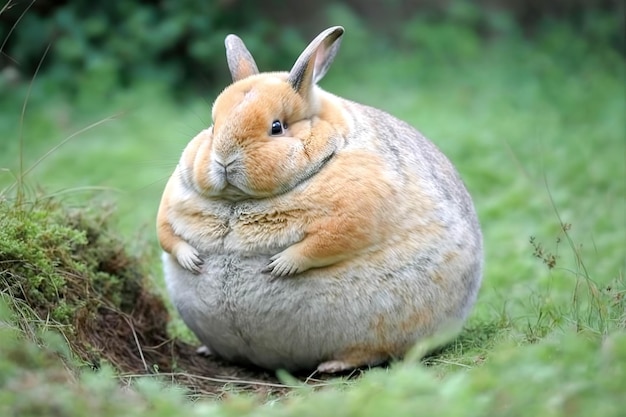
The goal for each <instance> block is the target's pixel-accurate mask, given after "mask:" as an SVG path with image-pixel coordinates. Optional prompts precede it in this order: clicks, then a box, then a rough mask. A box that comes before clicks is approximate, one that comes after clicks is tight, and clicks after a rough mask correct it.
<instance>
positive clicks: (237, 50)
mask: <svg viewBox="0 0 626 417" xmlns="http://www.w3.org/2000/svg"><path fill="white" fill-rule="evenodd" d="M224 44H225V45H226V60H227V61H228V69H230V75H231V76H232V77H233V82H236V81H239V80H243V79H244V78H246V77H249V76H251V75H255V74H258V73H259V69H258V68H257V66H256V62H254V58H252V54H251V53H250V51H248V49H247V48H246V45H244V43H243V41H242V40H241V38H240V37H239V36H236V35H228V36H227V37H226V40H225V41H224Z"/></svg>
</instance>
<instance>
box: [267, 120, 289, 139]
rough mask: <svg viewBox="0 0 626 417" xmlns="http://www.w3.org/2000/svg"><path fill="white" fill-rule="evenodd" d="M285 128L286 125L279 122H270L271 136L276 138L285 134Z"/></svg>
mask: <svg viewBox="0 0 626 417" xmlns="http://www.w3.org/2000/svg"><path fill="white" fill-rule="evenodd" d="M286 128H287V123H281V122H280V120H274V121H273V122H272V129H271V131H270V134H271V135H272V136H278V135H282V134H283V133H285V129H286Z"/></svg>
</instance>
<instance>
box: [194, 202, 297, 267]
mask: <svg viewBox="0 0 626 417" xmlns="http://www.w3.org/2000/svg"><path fill="white" fill-rule="evenodd" d="M198 215H200V216H201V217H202V221H201V222H200V227H197V226H196V227H193V228H192V227H189V228H185V229H186V230H187V231H188V236H187V239H188V240H189V241H190V242H192V243H194V244H195V246H196V247H197V248H198V249H199V250H200V251H202V252H207V253H213V254H215V253H235V254H237V253H239V254H242V255H248V254H252V255H255V254H260V255H274V254H276V253H277V252H279V251H281V250H282V249H284V248H285V247H287V246H290V245H292V244H294V243H296V242H298V241H300V240H302V238H303V237H304V234H305V228H306V223H307V220H306V218H307V214H306V212H305V211H304V210H302V209H298V208H295V209H284V210H276V209H271V208H264V207H252V208H251V207H249V206H246V205H242V206H235V207H231V208H230V209H229V210H224V209H223V208H221V209H220V210H203V212H202V213H199V214H198ZM194 223H195V224H196V225H197V224H198V222H197V221H196V222H194Z"/></svg>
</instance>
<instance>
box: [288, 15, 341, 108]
mask: <svg viewBox="0 0 626 417" xmlns="http://www.w3.org/2000/svg"><path fill="white" fill-rule="evenodd" d="M341 35H343V28H342V27H341V26H335V27H332V28H328V29H326V30H325V31H323V32H322V33H320V34H319V35H317V37H316V38H315V39H313V41H312V42H311V43H310V44H309V46H307V48H306V49H305V50H304V52H302V54H300V56H299V57H298V60H297V61H296V63H295V64H294V65H293V68H291V71H290V72H289V82H290V83H291V85H292V86H293V88H294V89H295V90H296V91H297V92H298V93H300V94H301V95H302V96H304V97H307V96H308V93H309V91H310V90H311V88H312V87H313V85H315V84H316V83H317V82H318V81H319V80H321V79H322V77H324V75H326V71H328V68H329V67H330V64H331V63H332V62H333V59H335V55H337V51H338V50H339V45H340V44H341Z"/></svg>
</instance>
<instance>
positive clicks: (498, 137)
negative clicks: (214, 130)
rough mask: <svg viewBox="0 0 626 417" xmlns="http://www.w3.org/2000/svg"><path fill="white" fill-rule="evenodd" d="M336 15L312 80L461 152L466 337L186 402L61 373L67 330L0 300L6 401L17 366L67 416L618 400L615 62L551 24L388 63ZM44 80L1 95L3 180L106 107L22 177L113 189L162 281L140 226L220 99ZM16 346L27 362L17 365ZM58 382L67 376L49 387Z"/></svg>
mask: <svg viewBox="0 0 626 417" xmlns="http://www.w3.org/2000/svg"><path fill="white" fill-rule="evenodd" d="M346 26H348V25H346ZM347 29H348V30H347V34H346V39H345V42H344V45H343V46H342V48H343V49H344V50H345V56H346V59H344V60H342V54H341V53H340V55H339V57H338V59H337V61H336V63H335V65H334V66H333V68H331V70H330V72H329V74H328V75H327V78H326V79H325V80H324V81H323V82H322V85H323V87H324V88H326V89H327V90H329V91H332V92H334V93H336V94H338V95H342V96H344V97H347V98H350V99H353V100H356V101H360V102H363V103H366V104H371V105H374V106H377V107H380V108H383V109H385V110H387V111H389V112H391V113H392V114H395V115H397V116H398V117H400V118H403V119H405V120H407V121H409V122H410V123H411V124H413V125H414V126H416V127H417V128H418V129H420V130H421V131H422V132H423V133H424V134H426V135H427V136H428V137H429V138H431V139H432V140H433V141H434V142H435V143H436V144H437V145H438V146H439V147H440V148H442V150H443V151H444V152H445V153H446V154H447V155H448V156H449V158H450V159H451V160H452V161H453V162H454V163H455V165H456V166H457V168H458V170H459V172H460V173H461V175H462V177H463V178H464V180H465V182H466V183H467V186H468V188H469V190H470V192H471V194H472V195H473V197H474V200H475V203H476V206H477V209H478V213H479V217H480V219H481V223H482V227H483V232H484V239H485V250H486V254H485V257H486V269H485V277H484V284H483V287H482V289H481V292H480V295H479V299H478V302H477V304H476V307H475V309H474V311H473V313H472V315H471V317H470V319H469V321H468V323H467V326H466V329H465V330H464V331H463V333H462V334H461V335H460V337H459V338H457V339H456V340H455V341H453V342H452V343H451V344H450V345H449V346H447V347H446V348H445V349H444V350H443V351H441V352H439V354H437V355H435V356H432V357H429V358H427V359H426V360H425V363H426V365H428V366H427V367H424V366H422V365H420V364H419V363H417V362H418V361H416V360H414V359H411V357H409V359H408V360H407V361H405V362H404V363H398V364H394V365H393V366H392V367H391V368H390V369H377V370H372V371H369V372H367V373H366V375H365V376H363V377H362V378H360V379H359V380H358V382H356V383H354V384H349V385H348V386H346V385H345V384H341V385H339V386H336V387H328V388H326V389H323V390H321V392H314V391H312V390H311V389H307V388H302V389H298V390H295V391H294V392H293V393H292V394H290V395H288V396H287V397H286V398H285V399H283V400H280V401H267V402H266V403H265V404H259V400H258V399H257V398H249V397H247V396H241V395H234V397H233V398H230V399H229V400H227V401H225V402H224V403H215V402H208V401H201V402H199V403H197V404H195V405H191V404H190V403H188V402H186V401H185V400H184V399H183V397H182V395H181V393H180V392H178V391H177V390H175V389H174V390H172V389H168V390H166V391H163V388H161V387H160V386H156V385H154V382H153V381H151V380H145V379H141V378H139V381H140V382H137V384H136V390H135V391H133V392H136V394H133V395H136V397H133V398H130V397H126V396H125V395H124V394H123V393H120V392H118V391H117V381H116V379H115V378H114V376H113V374H112V373H111V371H110V370H108V371H104V372H105V373H104V374H102V378H101V380H99V381H98V380H97V379H98V377H97V376H94V375H93V374H92V373H90V372H85V373H83V374H81V375H79V376H75V375H73V374H72V373H71V372H68V371H67V370H66V367H64V366H63V365H60V364H59V363H58V361H55V360H53V359H51V358H50V352H56V351H58V350H59V349H61V350H62V347H59V346H62V345H63V343H61V342H59V341H53V342H50V343H43V342H41V340H47V339H46V338H48V337H50V336H45V337H43V339H41V338H40V339H38V340H40V342H39V344H40V345H39V346H38V347H37V346H34V345H32V343H31V342H25V341H23V340H22V339H23V338H21V337H20V336H19V334H20V331H19V329H16V328H15V327H16V325H15V321H14V319H12V318H11V317H12V316H11V314H10V313H8V312H7V311H6V308H4V309H3V311H4V313H3V314H4V315H3V317H2V318H1V319H0V321H1V322H2V323H4V324H3V325H2V326H0V330H1V331H2V332H3V333H5V335H4V336H3V337H1V338H0V340H3V343H7V344H9V345H11V346H8V347H7V346H4V347H3V350H2V353H1V354H0V366H3V367H4V368H5V369H6V370H7V372H8V373H7V374H6V375H10V376H9V377H4V379H1V378H0V381H4V382H3V383H5V384H8V385H5V386H7V387H8V389H7V390H3V391H2V392H3V393H2V394H0V396H2V397H0V413H2V414H3V415H11V413H10V412H9V411H11V410H18V409H20V408H19V407H18V406H17V405H16V406H15V407H14V409H10V408H7V407H8V406H7V405H6V404H10V402H11V401H13V402H17V401H22V400H20V396H21V395H22V394H21V393H22V392H23V389H24V388H25V387H26V386H28V385H27V384H28V383H29V381H30V380H28V378H29V377H32V378H33V379H32V380H33V381H36V383H35V386H37V387H38V388H37V390H34V392H29V393H28V394H26V396H25V397H24V398H26V399H25V400H23V401H24V404H23V406H24V407H25V408H23V409H22V410H30V409H29V408H28V406H31V408H32V407H34V405H33V404H35V405H37V406H41V407H44V405H42V404H43V403H44V402H45V401H44V400H42V399H45V400H49V399H51V398H56V397H59V398H74V399H78V401H79V402H78V403H77V404H78V405H76V407H75V409H74V410H77V411H72V410H71V409H66V407H68V406H67V403H66V402H63V400H58V401H57V402H53V403H54V404H57V406H58V407H59V408H58V409H59V410H65V411H66V412H67V413H68V415H80V414H79V412H81V410H83V411H84V410H86V409H95V410H98V412H99V413H100V414H101V415H114V414H115V413H116V412H117V413H119V412H120V410H125V412H126V415H145V413H147V412H148V411H147V410H150V409H153V410H158V412H159V413H160V414H159V415H168V414H167V410H174V409H175V410H177V412H176V413H177V414H182V413H183V411H184V412H185V414H188V415H194V414H198V415H200V414H203V415H206V413H214V414H215V415H299V416H300V415H304V416H305V415H324V413H325V412H328V413H331V414H334V415H372V416H373V415H385V414H386V413H387V412H389V410H394V415H399V416H402V415H407V416H408V415H414V413H415V410H418V409H428V410H429V412H428V413H429V414H432V415H444V416H454V415H477V416H480V415H546V416H560V415H581V416H583V415H591V414H594V415H606V416H610V415H618V414H619V411H620V410H623V408H624V406H625V405H626V404H625V403H624V402H625V400H624V396H623V386H624V384H626V368H625V367H626V365H625V364H626V337H625V336H624V329H625V327H626V301H625V300H624V297H625V295H626V283H625V278H624V271H625V270H626V247H625V236H626V219H625V218H624V213H626V180H625V178H626V161H625V159H624V155H625V152H626V143H625V138H626V131H625V125H624V114H626V112H625V110H626V108H625V107H626V102H625V97H624V94H623V85H624V81H625V79H624V70H625V67H624V59H623V57H622V56H620V55H618V53H617V52H615V51H614V50H612V49H611V48H610V47H608V46H606V45H597V44H591V43H590V42H588V41H585V40H584V39H582V38H580V37H578V36H577V35H576V34H575V33H574V32H573V31H571V30H567V29H564V27H561V26H557V27H555V28H553V29H551V30H548V31H546V32H545V33H543V34H542V35H539V36H538V37H537V38H536V39H535V40H534V41H533V42H532V43H531V42H526V41H523V40H521V39H519V38H516V37H514V36H511V37H508V38H503V39H500V40H497V41H495V42H493V43H491V44H478V46H476V47H473V46H472V44H471V42H470V43H468V44H466V45H465V46H463V47H462V48H461V47H459V49H451V50H450V51H448V53H447V54H445V53H441V51H439V53H435V52H437V51H436V50H434V49H428V48H426V49H425V50H423V51H422V50H414V51H412V52H411V53H410V54H409V53H406V52H402V51H398V50H392V51H391V52H380V54H382V55H381V59H376V60H371V59H363V58H360V60H359V53H360V52H361V54H362V51H363V47H362V45H361V46H359V45H358V43H352V44H351V42H352V40H351V38H350V27H347ZM433 30H434V29H433ZM355 31H356V32H357V34H358V33H359V32H358V28H355ZM433 33H434V32H433ZM415 36H417V35H415ZM433 36H434V35H433ZM468 45H469V46H468ZM344 50H342V53H343V52H344ZM367 52H368V53H371V52H370V51H367ZM376 52H377V53H378V51H376ZM224 70H226V65H224ZM50 86H51V83H50V82H49V81H48V80H45V79H42V80H41V81H39V82H35V84H34V87H33V91H32V94H31V96H30V99H29V102H28V106H27V110H26V113H25V117H24V123H23V124H22V125H20V112H21V100H23V97H24V95H25V91H24V89H25V87H17V88H15V89H14V90H13V91H11V92H10V94H6V95H3V96H2V97H0V105H1V106H2V108H3V109H6V110H3V113H2V115H1V116H0V131H2V132H6V133H5V134H4V135H3V139H2V141H1V142H0V168H5V170H4V171H2V172H0V190H1V189H6V188H7V187H11V186H12V184H14V183H15V177H16V175H17V172H19V163H18V161H19V157H18V155H19V147H20V146H19V143H20V140H21V141H23V157H24V166H25V167H30V166H33V164H35V163H36V161H37V160H38V159H39V158H40V157H41V156H42V155H44V154H45V153H46V152H47V151H48V150H50V149H51V148H53V147H54V146H55V145H56V144H59V143H61V142H62V141H64V138H67V137H69V136H71V135H72V134H74V133H75V132H78V131H81V130H82V129H83V128H85V127H87V126H90V125H92V124H93V123H98V122H99V121H103V122H102V123H100V124H98V125H97V126H95V127H93V128H90V129H87V130H85V131H84V132H82V133H80V134H79V135H77V136H76V137H75V138H73V139H72V140H70V141H68V142H67V143H65V144H64V145H63V146H62V147H60V148H59V149H57V150H56V151H55V152H53V153H52V154H51V155H50V156H49V157H47V158H46V159H45V160H43V161H42V162H41V163H39V164H38V165H36V167H35V168H34V169H33V170H32V172H30V173H29V176H28V177H27V178H26V179H27V181H26V184H27V187H32V188H35V187H37V188H39V187H41V189H43V190H44V191H43V193H44V195H46V196H56V197H58V198H60V199H61V200H62V201H63V202H64V204H65V205H68V206H84V205H85V204H90V205H93V206H95V207H98V205H97V204H96V203H93V201H94V200H96V201H98V200H99V201H114V202H115V204H116V206H117V209H116V214H115V216H116V222H117V226H116V227H117V229H118V230H120V231H121V233H122V235H123V236H124V237H125V239H126V241H127V242H128V247H129V248H130V250H131V252H132V251H140V252H142V253H144V254H145V253H147V255H145V256H147V260H146V264H147V265H148V267H149V269H150V270H151V271H153V274H154V275H155V276H157V277H158V276H159V275H158V274H159V272H158V264H159V260H158V257H157V255H158V250H157V243H156V239H155V236H154V232H153V223H154V218H155V215H156V209H157V206H158V202H159V198H160V193H161V191H162V189H163V187H164V185H165V181H166V179H167V177H168V176H169V174H170V173H171V171H172V170H173V168H174V166H175V164H176V162H177V160H178V157H179V155H180V152H181V151H182V149H183V147H184V146H185V144H186V143H187V141H188V140H189V139H190V138H191V137H192V136H193V135H194V134H195V133H196V132H197V131H199V130H200V129H202V128H204V127H206V126H207V125H208V124H210V102H211V100H212V97H213V95H211V94H207V96H206V97H192V98H190V99H189V100H187V101H182V102H180V101H174V100H173V99H171V98H170V96H169V95H168V94H167V91H166V90H164V89H163V88H161V87H159V86H155V85H151V84H150V83H146V84H145V85H141V86H136V87H135V88H133V89H130V90H127V91H116V92H111V94H110V96H108V97H105V98H104V99H103V98H102V97H101V96H98V95H96V94H95V93H94V92H93V90H90V87H89V85H85V86H84V87H85V88H84V89H82V93H81V95H80V96H79V97H77V98H76V99H75V100H73V101H68V100H67V99H66V98H64V97H63V95H61V94H58V93H55V92H54V89H53V88H51V87H50ZM221 87H222V86H216V88H215V91H217V90H219V88H221ZM50 91H52V92H53V94H52V95H51V94H49V92H50ZM113 115H115V117H112V116H113ZM109 118H110V119H109ZM35 194H37V193H36V192H35V191H29V192H28V195H30V196H31V198H33V196H34V195H35ZM7 197H8V198H10V195H8V194H6V193H5V198H7ZM1 198H2V197H1V195H0V199H1ZM138 237H141V238H140V239H138ZM156 281H157V282H159V283H160V279H159V278H157V279H156ZM45 334H46V335H47V334H48V333H47V332H46V333H45ZM5 336H6V337H5ZM5 341H7V342H5ZM24 346H26V347H27V348H25V347H24ZM5 347H6V348H7V349H5ZM42 347H43V349H42ZM6 352H9V353H8V354H7V353H6ZM18 352H19V353H20V355H22V356H21V357H22V359H23V361H22V362H20V361H17V360H14V359H15V355H17V353H18ZM18 356H19V355H18ZM7 358H8V359H11V360H10V361H8V360H7ZM28 364H31V365H28ZM32 364H34V365H32ZM29 366H30V368H29ZM21 369H27V371H24V370H21ZM3 375H5V373H3ZM96 375H101V374H96ZM287 379H288V377H287ZM57 380H61V381H64V382H65V383H64V384H60V385H58V386H57V385H54V384H53V383H54V381H57ZM77 381H78V382H77ZM0 385H2V384H0ZM103 392H107V393H110V397H109V396H108V395H102V393H103ZM84 393H87V394H88V395H83V394H84ZM161 393H167V394H161ZM99 397H104V398H99ZM2 398H3V399H2ZM108 398H110V401H109V400H107V399H108ZM20 404H21V403H20ZM72 404H73V403H72ZM313 404H314V405H313ZM3 407H4V409H3ZM90 407H91V408H90ZM44 409H45V408H44ZM33 410H34V409H33ZM45 410H48V411H49V409H45ZM2 411H6V412H2ZM36 411H37V410H34V411H32V412H31V414H30V415H38V414H37V413H36ZM72 413H73V414H72ZM107 413H109V414H107ZM24 415H29V414H24Z"/></svg>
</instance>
